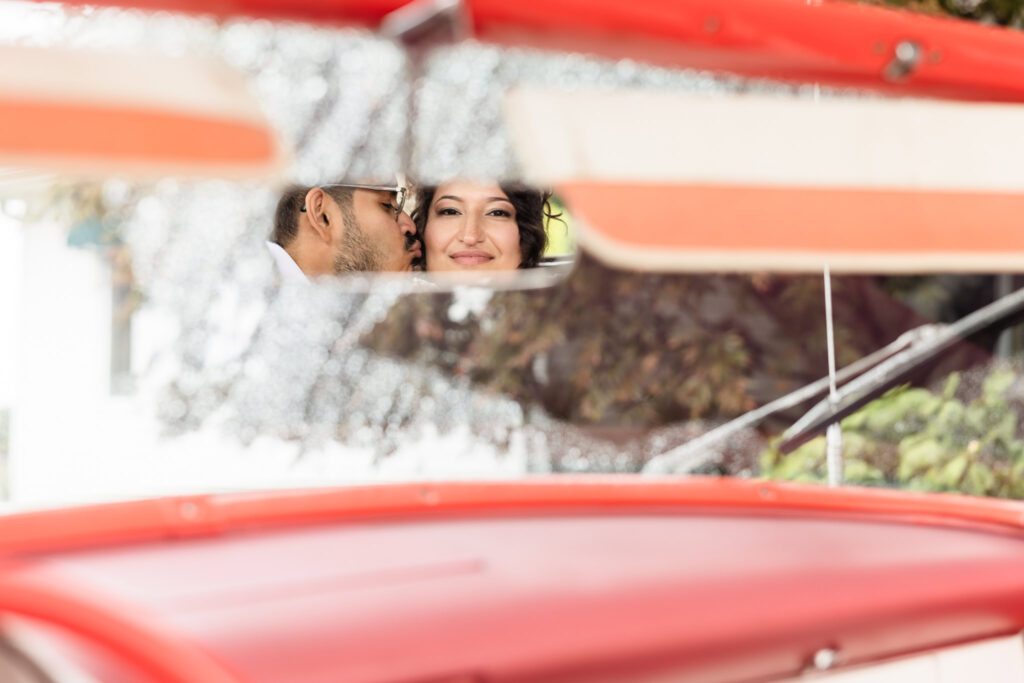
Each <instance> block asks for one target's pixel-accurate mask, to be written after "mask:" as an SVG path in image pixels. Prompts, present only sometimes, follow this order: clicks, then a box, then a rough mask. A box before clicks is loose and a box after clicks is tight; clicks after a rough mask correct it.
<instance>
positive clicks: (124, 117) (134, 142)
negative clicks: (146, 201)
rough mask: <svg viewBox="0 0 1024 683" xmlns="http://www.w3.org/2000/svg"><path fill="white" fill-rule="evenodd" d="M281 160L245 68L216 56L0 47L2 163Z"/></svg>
mask: <svg viewBox="0 0 1024 683" xmlns="http://www.w3.org/2000/svg"><path fill="white" fill-rule="evenodd" d="M283 162H284V160H283V153H282V148H281V146H280V143H279V141H278V139H277V137H276V135H275V134H274V131H273V130H272V128H271V126H270V125H269V124H268V123H267V121H266V119H265V118H264V117H263V115H262V113H261V112H260V109H259V106H258V105H257V103H256V100H255V99H254V98H253V97H252V96H251V95H250V94H249V92H248V90H247V88H246V83H245V79H244V77H243V76H242V74H240V73H238V72H236V71H234V70H232V69H231V68H229V67H228V66H227V65H226V64H224V63H221V62H218V61H217V60H214V59H204V58H197V57H181V58H172V57H166V56H158V55H151V54H136V53H113V52H99V51H89V50H70V49H57V48H33V47H17V46H4V47H0V166H5V167H22V168H39V169H45V170H48V171H64V172H70V173H76V174H87V175H95V174H104V173H118V174H124V173H131V174H136V175H146V176H163V175H180V176H201V177H222V178H240V177H265V176H272V175H274V174H276V173H277V172H279V171H280V169H281V168H283V166H284V163H283Z"/></svg>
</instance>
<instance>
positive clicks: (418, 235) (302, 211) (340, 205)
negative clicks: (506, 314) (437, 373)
mask: <svg viewBox="0 0 1024 683" xmlns="http://www.w3.org/2000/svg"><path fill="white" fill-rule="evenodd" d="M410 205H412V206H411V207H410ZM410 208H411V209H412V213H411V215H410V213H409V209H410ZM558 215H559V214H555V213H554V212H553V211H552V208H551V203H550V194H549V193H547V192H542V191H541V190H538V189H535V188H531V187H526V186H513V185H501V184H498V183H496V182H486V181H484V182H481V181H471V180H452V181H450V182H446V183H442V184H441V185H438V186H428V187H421V188H419V189H418V190H417V191H416V192H414V193H412V196H411V197H410V193H409V191H408V189H407V188H406V186H405V185H404V184H401V183H397V184H394V185H367V184H352V183H333V184H328V185H321V186H317V187H299V186H295V187H291V188H289V189H288V190H286V191H285V192H284V193H283V194H282V196H281V199H280V201H279V202H278V205H277V210H276V212H275V216H274V228H273V232H272V234H271V238H270V241H269V242H268V243H267V247H268V249H269V250H270V252H271V254H272V255H273V257H274V261H275V263H276V264H277V269H278V272H279V274H280V276H281V278H282V280H286V281H307V280H308V279H309V278H312V277H319V276H323V275H341V274H345V273H353V272H362V271H381V272H403V271H412V270H426V271H430V272H434V271H437V272H440V271H449V272H450V271H502V270H504V271H510V270H516V269H519V268H533V267H535V266H537V265H539V263H540V260H541V256H542V254H543V253H544V249H545V247H546V245H547V234H546V232H545V229H544V222H545V219H546V218H558Z"/></svg>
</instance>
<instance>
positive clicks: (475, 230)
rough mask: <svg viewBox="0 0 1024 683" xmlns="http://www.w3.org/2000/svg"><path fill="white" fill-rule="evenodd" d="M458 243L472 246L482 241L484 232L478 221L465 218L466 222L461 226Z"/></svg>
mask: <svg viewBox="0 0 1024 683" xmlns="http://www.w3.org/2000/svg"><path fill="white" fill-rule="evenodd" d="M459 239H460V241H461V242H462V243H463V244H469V245H473V244H476V243H478V242H483V241H484V232H483V229H482V227H481V226H480V220H479V219H478V218H477V217H476V216H474V215H472V214H471V215H469V216H466V221H465V223H463V225H462V234H461V235H460V236H459Z"/></svg>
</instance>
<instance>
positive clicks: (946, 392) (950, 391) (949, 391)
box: [942, 372, 960, 401]
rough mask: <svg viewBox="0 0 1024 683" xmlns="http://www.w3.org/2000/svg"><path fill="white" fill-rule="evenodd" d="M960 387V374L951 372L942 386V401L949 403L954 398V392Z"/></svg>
mask: <svg viewBox="0 0 1024 683" xmlns="http://www.w3.org/2000/svg"><path fill="white" fill-rule="evenodd" d="M959 386H960V373H959V372H951V373H949V377H947V378H946V382H945V384H943V385H942V400H944V401H949V400H951V399H952V398H953V397H955V396H956V390H957V388H958V387H959Z"/></svg>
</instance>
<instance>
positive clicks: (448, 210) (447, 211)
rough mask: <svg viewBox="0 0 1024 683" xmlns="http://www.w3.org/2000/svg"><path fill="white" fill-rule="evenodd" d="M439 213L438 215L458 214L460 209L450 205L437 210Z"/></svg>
mask: <svg viewBox="0 0 1024 683" xmlns="http://www.w3.org/2000/svg"><path fill="white" fill-rule="evenodd" d="M437 215H438V216H458V215H459V211H458V209H453V208H452V207H450V206H446V207H444V208H443V209H438V210H437Z"/></svg>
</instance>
